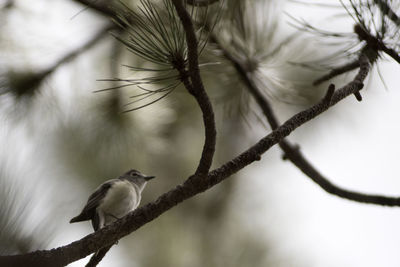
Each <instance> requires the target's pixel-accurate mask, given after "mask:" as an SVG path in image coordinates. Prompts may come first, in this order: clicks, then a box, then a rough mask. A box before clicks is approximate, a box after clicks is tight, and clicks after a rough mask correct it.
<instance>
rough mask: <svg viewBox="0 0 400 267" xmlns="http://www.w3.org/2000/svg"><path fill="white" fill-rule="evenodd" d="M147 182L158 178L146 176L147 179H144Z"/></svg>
mask: <svg viewBox="0 0 400 267" xmlns="http://www.w3.org/2000/svg"><path fill="white" fill-rule="evenodd" d="M143 178H144V179H145V180H146V181H149V180H151V179H153V178H156V177H155V176H145V177H143Z"/></svg>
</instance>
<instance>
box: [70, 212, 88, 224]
mask: <svg viewBox="0 0 400 267" xmlns="http://www.w3.org/2000/svg"><path fill="white" fill-rule="evenodd" d="M86 217H87V216H85V214H82V213H81V214H79V215H78V216H75V217H74V218H72V219H71V220H70V221H69V223H75V222H82V221H87V220H88V218H86Z"/></svg>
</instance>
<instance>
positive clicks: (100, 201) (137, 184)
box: [70, 169, 155, 231]
mask: <svg viewBox="0 0 400 267" xmlns="http://www.w3.org/2000/svg"><path fill="white" fill-rule="evenodd" d="M153 178H155V176H146V175H144V174H142V173H141V172H139V171H137V170H134V169H132V170H129V171H127V172H126V173H125V174H123V175H121V176H119V177H118V178H115V179H111V180H108V181H105V182H104V183H102V184H101V185H100V186H99V187H97V189H96V190H95V191H94V192H93V193H92V194H91V195H90V196H89V199H88V201H87V203H86V205H85V207H84V208H83V209H82V211H81V213H80V214H79V215H77V216H75V217H74V218H72V219H71V220H70V223H75V222H82V221H87V220H91V222H92V226H93V229H94V231H97V230H99V229H101V228H103V227H104V226H105V225H108V224H111V223H112V222H114V221H116V220H117V219H120V218H122V217H123V216H125V215H126V214H128V213H129V212H130V211H132V210H134V209H136V208H137V207H138V206H139V203H140V200H141V195H142V191H143V189H144V188H145V186H146V184H147V182H148V181H149V180H151V179H153Z"/></svg>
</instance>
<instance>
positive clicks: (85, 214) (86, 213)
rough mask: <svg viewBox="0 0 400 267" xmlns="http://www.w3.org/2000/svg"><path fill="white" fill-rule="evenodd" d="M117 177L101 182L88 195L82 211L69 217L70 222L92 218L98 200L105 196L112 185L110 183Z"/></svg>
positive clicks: (98, 203)
mask: <svg viewBox="0 0 400 267" xmlns="http://www.w3.org/2000/svg"><path fill="white" fill-rule="evenodd" d="M116 180H117V179H112V180H109V181H107V182H105V183H103V184H101V185H100V186H99V187H98V188H97V189H96V190H95V191H94V192H93V193H92V194H91V195H90V196H89V199H88V201H87V203H86V205H85V207H84V208H83V210H82V212H81V213H80V214H79V215H78V216H76V217H74V218H72V219H71V221H70V223H73V222H80V221H86V220H90V219H92V218H93V216H94V215H95V211H96V208H97V206H98V205H100V201H101V200H102V199H103V198H104V197H105V195H106V194H107V191H108V190H109V189H110V188H111V187H112V185H113V184H114V183H115V182H116Z"/></svg>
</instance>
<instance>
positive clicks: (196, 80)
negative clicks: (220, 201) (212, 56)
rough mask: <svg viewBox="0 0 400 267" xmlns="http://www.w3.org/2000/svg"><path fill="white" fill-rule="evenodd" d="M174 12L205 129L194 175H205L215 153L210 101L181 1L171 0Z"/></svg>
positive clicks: (191, 30)
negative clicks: (179, 24) (180, 27)
mask: <svg viewBox="0 0 400 267" xmlns="http://www.w3.org/2000/svg"><path fill="white" fill-rule="evenodd" d="M172 3H173V4H174V6H175V9H176V12H177V13H178V16H179V18H180V20H181V22H182V25H183V28H184V30H185V33H186V43H187V46H188V60H189V77H190V79H191V82H192V87H193V90H192V91H191V94H192V95H193V96H194V97H195V98H196V101H197V103H198V104H199V106H200V109H201V111H202V113H203V122H204V127H205V141H204V147H203V152H202V155H201V159H200V163H199V165H198V167H197V170H196V175H206V174H207V173H208V171H209V169H210V167H211V164H212V159H213V156H214V151H215V142H216V130H215V120H214V111H213V109H212V105H211V102H210V99H209V98H208V96H207V93H206V91H205V89H204V86H203V82H202V80H201V77H200V70H199V64H198V54H197V53H198V52H197V51H198V50H197V48H198V47H197V39H196V34H195V31H194V27H193V23H192V20H191V18H190V15H189V13H188V12H187V11H186V9H185V7H184V5H183V1H182V0H172Z"/></svg>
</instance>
